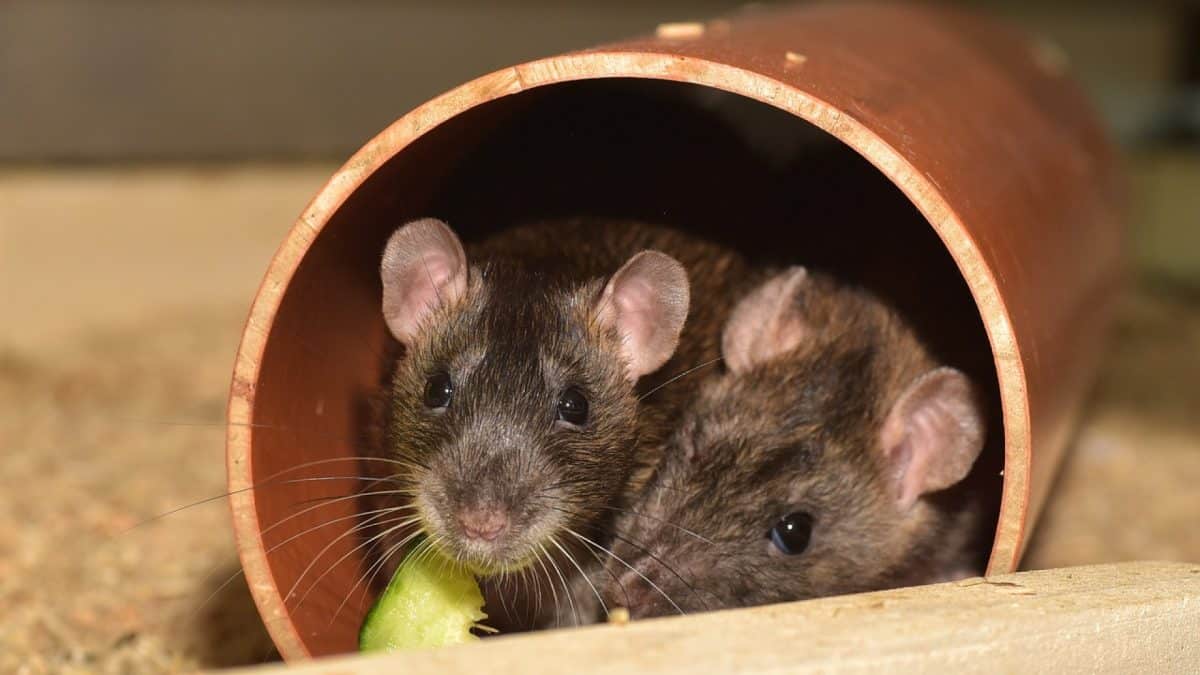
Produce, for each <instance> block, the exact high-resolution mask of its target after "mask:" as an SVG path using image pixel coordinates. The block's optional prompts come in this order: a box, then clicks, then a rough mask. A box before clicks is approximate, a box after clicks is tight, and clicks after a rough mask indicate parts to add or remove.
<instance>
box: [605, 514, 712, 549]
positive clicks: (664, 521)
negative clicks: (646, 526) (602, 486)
mask: <svg viewBox="0 0 1200 675" xmlns="http://www.w3.org/2000/svg"><path fill="white" fill-rule="evenodd" d="M598 508H601V509H607V510H610V511H616V512H618V513H628V514H631V515H634V516H637V517H638V518H645V519H647V520H653V521H656V522H659V523H662V524H663V525H666V526H668V527H673V528H675V529H676V530H679V531H680V532H682V533H684V534H686V535H688V536H689V537H694V538H696V539H699V540H700V541H702V542H704V543H705V544H709V545H710V546H711V545H715V542H713V540H711V539H709V538H708V537H705V536H704V535H702V534H699V533H697V532H694V531H692V530H689V529H688V528H686V527H683V526H682V525H676V524H675V523H672V522H671V521H669V520H667V519H666V518H659V517H657V516H652V515H649V514H646V513H639V512H637V511H634V510H633V509H624V508H620V507H616V506H599V507H598Z"/></svg>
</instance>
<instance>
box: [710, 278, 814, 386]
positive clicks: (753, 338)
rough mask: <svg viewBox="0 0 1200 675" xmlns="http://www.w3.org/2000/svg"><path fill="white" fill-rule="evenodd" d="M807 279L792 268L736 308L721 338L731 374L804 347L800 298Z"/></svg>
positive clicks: (759, 288)
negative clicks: (798, 298) (799, 295)
mask: <svg viewBox="0 0 1200 675" xmlns="http://www.w3.org/2000/svg"><path fill="white" fill-rule="evenodd" d="M807 279H808V271H807V270H805V269H804V268H803V267H790V268H788V269H787V270H786V271H784V272H780V273H779V274H776V275H775V276H773V277H771V278H770V279H769V280H768V281H767V282H765V283H764V284H762V285H761V286H759V287H758V288H756V289H754V290H753V291H751V292H750V294H749V295H747V296H746V297H745V298H743V299H742V301H741V302H739V303H738V304H737V306H736V307H734V309H733V312H731V313H730V315H729V321H728V322H727V323H726V324H725V332H724V333H723V334H722V335H721V354H722V356H724V358H725V365H726V366H728V367H729V370H730V371H731V372H734V373H741V372H745V371H746V370H749V369H750V368H751V367H752V366H754V365H756V364H759V363H763V362H764V361H769V360H770V359H772V358H774V357H776V356H779V355H780V354H783V353H785V352H788V351H791V350H793V349H795V348H796V347H797V346H799V345H800V342H801V341H803V340H804V337H805V335H806V334H807V327H806V326H805V325H804V318H803V316H801V312H800V308H799V307H798V305H797V302H796V295H797V294H798V293H799V292H800V289H801V288H802V287H803V286H804V283H805V281H806V280H807Z"/></svg>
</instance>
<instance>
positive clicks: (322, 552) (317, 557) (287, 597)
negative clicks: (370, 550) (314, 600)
mask: <svg viewBox="0 0 1200 675" xmlns="http://www.w3.org/2000/svg"><path fill="white" fill-rule="evenodd" d="M398 527H399V526H398ZM398 527H393V528H388V529H386V530H384V531H383V532H381V533H379V534H377V535H375V536H374V537H371V538H370V539H368V540H367V543H369V542H371V541H373V540H375V539H377V538H380V537H384V536H386V535H388V534H389V533H391V532H393V531H395V530H396V529H398ZM353 533H354V530H347V531H346V532H343V533H342V534H340V535H338V536H337V537H335V538H334V539H333V541H331V542H329V543H328V544H326V545H325V547H324V548H322V549H321V550H320V551H318V552H317V554H316V555H315V556H313V559H312V561H311V562H309V563H308V566H306V567H305V568H304V570H303V571H301V572H300V576H298V577H296V581H295V583H293V584H292V586H291V588H289V589H288V592H287V593H285V594H284V596H283V601H284V602H285V603H286V602H287V601H288V600H290V599H291V598H292V596H293V595H295V593H296V589H297V587H299V586H300V582H301V581H303V580H304V577H305V576H307V575H308V573H309V571H310V570H312V568H313V566H314V565H316V564H317V561H319V560H320V559H321V558H322V557H323V556H324V555H325V553H326V551H328V550H329V549H331V548H333V547H334V546H335V545H336V544H337V543H338V542H339V541H341V540H342V539H344V538H346V537H347V536H349V535H351V534H353ZM364 545H366V544H365V543H364V544H360V545H358V546H355V547H354V548H352V549H350V550H349V551H348V552H347V553H346V554H345V555H343V556H342V557H341V558H339V559H338V560H337V561H336V562H334V564H333V565H331V566H330V567H329V569H328V570H326V571H325V574H328V573H329V571H330V570H333V569H334V568H336V567H337V565H339V564H341V562H342V561H343V560H345V559H346V558H348V557H350V555H351V554H353V553H354V552H355V551H357V550H359V549H360V548H362V546H364ZM323 576H324V575H322V577H323ZM319 582H320V579H317V581H314V582H313V585H312V586H309V592H312V589H313V588H315V586H316V584H317V583H319ZM304 597H308V593H305V596H304ZM303 602H304V601H303V598H302V599H301V601H300V603H297V605H296V609H299V607H300V604H303Z"/></svg>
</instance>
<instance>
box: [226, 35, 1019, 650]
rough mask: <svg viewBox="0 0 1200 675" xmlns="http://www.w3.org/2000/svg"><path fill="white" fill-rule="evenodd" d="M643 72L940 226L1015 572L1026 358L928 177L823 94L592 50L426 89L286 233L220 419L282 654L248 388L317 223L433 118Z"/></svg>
mask: <svg viewBox="0 0 1200 675" xmlns="http://www.w3.org/2000/svg"><path fill="white" fill-rule="evenodd" d="M611 78H620V79H650V80H661V81H670V82H680V83H685V84H695V85H700V86H705V87H709V88H713V89H720V90H723V91H726V92H729V93H732V94H737V95H740V96H744V97H746V98H749V99H752V100H755V101H758V102H760V103H764V104H767V105H770V106H773V107H775V108H778V109H780V110H783V111H786V112H788V113H791V114H792V115H794V116H796V117H798V118H800V119H802V120H804V121H805V122H808V123H809V124H812V125H814V126H816V127H818V128H820V129H821V130H823V131H825V132H826V133H829V134H830V135H832V136H833V137H835V138H837V139H838V140H839V141H841V142H842V143H844V144H846V145H847V146H849V147H850V148H851V149H853V150H854V151H855V152H857V153H858V154H859V155H861V156H862V157H863V158H864V159H866V160H867V161H868V162H870V163H871V164H872V165H873V166H874V167H875V168H876V169H877V170H879V171H880V172H881V173H882V174H883V175H884V176H885V177H887V178H888V180H890V181H891V182H892V183H893V184H894V185H896V187H897V188H899V189H900V190H901V192H903V193H904V195H905V196H906V197H907V198H908V199H909V201H910V202H911V203H912V204H913V205H914V206H915V207H916V208H917V210H918V211H920V212H921V214H922V215H923V216H924V217H925V219H926V221H927V222H928V223H929V225H930V226H931V227H932V228H933V229H934V231H935V232H936V233H937V235H938V237H939V238H940V239H941V241H942V243H943V245H944V246H946V249H947V250H948V251H949V253H950V255H951V257H952V258H953V259H954V263H955V265H956V266H957V267H958V270H959V272H960V273H961V274H962V276H963V278H964V280H965V281H966V283H967V286H968V288H969V290H970V292H971V295H972V297H973V299H974V301H975V305H976V307H977V309H978V310H979V314H980V317H981V319H982V321H983V324H984V329H985V331H986V333H987V336H988V342H989V344H990V347H991V350H992V356H993V360H994V362H995V364H996V373H997V379H998V382H999V390H1000V404H1001V410H1002V415H1003V426H1004V476H1003V478H1004V481H1003V489H1002V496H1001V505H1000V514H999V520H998V522H997V525H996V533H995V538H994V540H993V543H992V551H991V554H990V557H989V560H988V569H987V572H988V574H1002V573H1007V572H1011V571H1014V570H1015V568H1016V565H1017V560H1018V557H1019V555H1020V551H1021V548H1022V545H1021V544H1022V542H1023V540H1024V537H1025V530H1026V526H1027V522H1026V520H1027V515H1028V498H1029V489H1030V482H1029V470H1030V462H1031V458H1032V455H1031V452H1030V451H1031V435H1030V424H1029V406H1028V399H1027V398H1026V379H1025V368H1024V364H1023V363H1022V360H1021V355H1020V351H1019V350H1018V348H1017V344H1016V339H1015V337H1014V330H1013V326H1012V321H1011V317H1010V313H1009V310H1008V307H1007V305H1006V304H1005V302H1004V300H1003V297H1002V296H1001V294H1000V292H999V289H998V286H997V283H996V279H995V276H994V274H993V271H992V270H991V268H989V267H988V265H987V264H986V261H985V260H984V258H983V256H982V255H981V253H980V251H979V249H978V247H977V245H976V242H975V241H974V239H972V238H971V236H970V234H969V232H968V231H967V229H966V227H965V226H964V225H963V222H962V221H961V220H960V219H959V217H958V216H957V214H956V213H955V212H954V210H953V209H952V208H951V207H950V205H949V204H948V203H947V202H946V201H945V199H944V198H943V197H942V196H941V194H940V192H939V191H938V188H937V186H936V185H934V184H933V182H932V181H931V180H930V179H929V178H928V177H927V176H925V175H924V174H923V173H922V172H921V171H920V170H919V169H917V168H916V167H915V166H913V165H912V164H911V163H910V162H909V161H908V160H907V159H905V158H904V156H903V155H902V154H901V153H900V152H899V151H897V150H896V149H895V148H894V147H892V146H891V145H889V144H888V143H886V142H885V141H883V139H882V138H880V137H879V136H878V135H877V134H875V133H874V132H873V131H871V130H870V129H868V128H867V127H866V126H864V125H863V124H862V123H860V122H858V121H857V120H856V119H854V117H853V116H851V115H850V114H848V113H846V112H845V111H842V110H839V109H837V108H836V107H834V106H833V105H831V104H830V103H829V102H827V101H825V100H823V99H821V98H820V97H819V96H817V95H815V94H813V93H810V92H806V91H804V90H802V89H801V88H799V87H796V86H794V85H791V84H788V83H786V82H783V81H781V80H778V79H776V78H773V77H770V76H766V75H762V74H759V73H755V72H752V71H748V70H745V69H742V68H738V67H736V66H732V65H729V64H726V63H721V62H717V61H712V60H708V59H700V58H695V57H688V56H681V55H678V54H673V53H668V52H658V51H653V50H637V51H630V50H619V49H618V50H596V51H589V52H586V53H575V54H566V55H561V56H555V57H549V58H545V59H540V60H537V61H532V62H529V63H525V64H522V65H519V66H513V67H510V68H505V69H502V70H498V71H495V72H492V73H490V74H488V75H484V76H482V77H479V78H477V79H475V80H472V81H470V82H467V83H466V84H463V85H461V86H459V87H456V88H455V89H452V90H450V91H448V92H447V93H445V94H442V95H441V96H439V97H437V98H434V99H431V100H430V101H427V102H426V103H424V104H422V105H421V106H419V107H417V108H415V109H413V110H412V111H411V112H409V113H408V114H406V115H404V116H403V117H401V118H400V119H398V120H396V121H395V122H393V123H392V124H391V125H389V126H388V127H387V128H385V129H384V130H383V131H382V132H380V133H379V134H378V135H376V136H375V137H374V138H372V139H371V140H370V141H369V142H367V144H366V145H364V146H363V147H362V148H361V149H359V150H358V151H357V152H356V153H355V154H354V155H353V156H351V158H350V159H349V160H348V161H347V162H346V163H345V164H344V165H343V166H342V167H341V168H339V169H338V170H337V171H336V172H335V173H334V174H333V175H332V176H331V177H330V179H329V181H328V182H327V183H326V184H325V186H324V187H322V188H321V190H320V192H318V193H317V195H316V196H315V197H314V198H313V200H312V201H311V202H310V203H309V205H308V206H307V207H306V208H305V210H304V211H303V212H302V214H301V216H300V217H299V219H298V220H297V221H296V224H295V225H294V226H293V227H292V229H291V230H290V231H289V232H288V234H287V236H286V238H285V239H284V241H283V243H282V244H281V245H280V247H279V249H278V250H277V252H276V253H275V255H274V257H273V258H272V260H271V263H270V265H269V266H268V268H267V272H266V274H265V276H264V278H263V281H262V283H261V285H260V287H259V289H258V292H257V293H256V294H255V298H254V301H253V304H252V305H251V308H250V312H249V317H248V318H247V321H246V327H245V330H244V332H243V335H242V340H241V344H240V346H239V348H238V352H237V358H236V362H235V365H234V371H233V380H232V384H231V387H230V394H229V404H228V412H227V418H226V419H227V423H226V470H227V476H228V487H229V491H230V493H231V496H230V509H231V511H232V517H233V526H234V534H235V538H236V541H237V547H238V555H239V557H240V559H241V563H242V569H243V571H244V573H245V576H246V579H247V582H248V586H249V588H250V591H251V594H252V596H253V598H254V602H255V604H256V605H257V606H258V610H259V615H260V616H261V617H262V619H263V622H264V624H265V625H266V627H267V630H268V632H269V633H270V635H271V639H272V640H273V641H274V642H275V646H276V648H277V649H278V650H279V653H280V655H281V656H283V657H284V659H288V660H291V659H294V658H309V657H310V656H311V653H310V652H309V650H308V648H307V646H306V645H305V644H304V641H303V640H302V639H301V637H300V635H299V633H298V632H297V631H296V628H295V626H294V624H293V623H292V621H291V619H290V613H289V612H288V609H287V607H286V604H285V603H284V599H283V597H282V596H281V595H280V591H279V589H278V587H277V586H276V585H275V583H274V579H273V574H272V572H271V567H270V564H269V562H268V561H267V556H266V549H265V547H264V545H263V541H262V536H261V528H260V523H259V521H258V511H257V507H256V504H255V496H254V490H253V489H252V488H253V485H254V477H253V466H252V442H251V441H252V433H251V432H252V431H253V427H252V426H250V425H252V424H253V422H254V420H253V409H254V396H255V386H256V383H257V381H258V376H259V369H260V367H259V366H260V363H261V361H262V357H263V354H264V351H265V349H266V344H267V336H268V335H269V332H270V327H271V325H272V323H273V320H274V317H275V315H276V313H277V311H278V309H279V305H280V301H281V300H282V298H283V294H284V291H285V290H286V288H287V285H288V282H290V280H291V277H292V275H293V273H294V272H295V270H296V269H297V267H298V266H299V264H300V262H301V260H303V258H304V256H305V254H306V253H307V252H308V249H309V246H310V245H311V244H312V242H313V240H314V239H315V238H316V235H317V233H319V232H320V231H321V229H322V228H323V227H324V226H325V224H326V223H327V222H328V220H329V218H330V217H331V216H332V215H333V214H334V213H336V212H337V210H338V208H340V207H341V205H342V204H343V203H344V202H345V201H346V199H347V198H348V197H349V196H350V195H351V194H353V193H354V192H355V191H356V190H357V189H358V188H359V187H360V186H361V185H362V183H363V182H364V181H365V180H366V179H367V178H368V177H369V176H370V175H371V174H373V173H374V172H375V171H376V170H377V169H379V168H380V167H381V166H383V164H385V163H386V162H388V161H389V160H391V159H392V158H393V157H395V156H396V155H397V154H398V153H399V152H401V151H402V150H404V148H405V147H407V146H408V145H409V144H411V143H412V142H414V141H416V140H417V139H418V138H420V137H421V136H423V135H424V134H426V133H428V132H429V131H430V130H432V129H433V128H435V127H437V126H439V125H440V124H442V123H444V122H447V121H449V120H450V119H452V118H454V117H456V116H458V115H459V114H462V113H463V112H466V111H467V110H470V109H472V108H475V107H478V106H480V105H486V104H488V103H490V102H492V101H494V100H496V99H499V98H502V97H505V96H510V95H513V94H518V93H521V92H524V91H528V90H531V89H536V88H540V87H544V86H550V85H554V84H561V83H566V82H574V81H581V80H593V79H611Z"/></svg>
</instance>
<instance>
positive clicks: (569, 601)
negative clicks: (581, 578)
mask: <svg viewBox="0 0 1200 675" xmlns="http://www.w3.org/2000/svg"><path fill="white" fill-rule="evenodd" d="M538 548H540V549H542V553H545V554H546V559H547V560H549V561H550V565H551V566H552V567H553V568H554V572H555V573H556V574H558V580H559V581H560V582H562V589H563V595H565V596H567V604H569V605H570V606H571V615H572V616H574V617H575V625H576V626H579V625H581V624H580V621H579V610H578V609H577V608H576V607H575V598H574V595H573V594H572V593H571V589H570V588H568V587H567V578H566V577H565V576H563V573H562V570H561V569H559V567H558V563H556V562H554V556H552V555H550V553H549V552H548V551H547V550H546V547H545V546H543V545H542V544H540V543H539V544H538ZM551 587H553V586H551ZM554 604H555V607H557V606H558V603H557V602H555V603H554Z"/></svg>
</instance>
